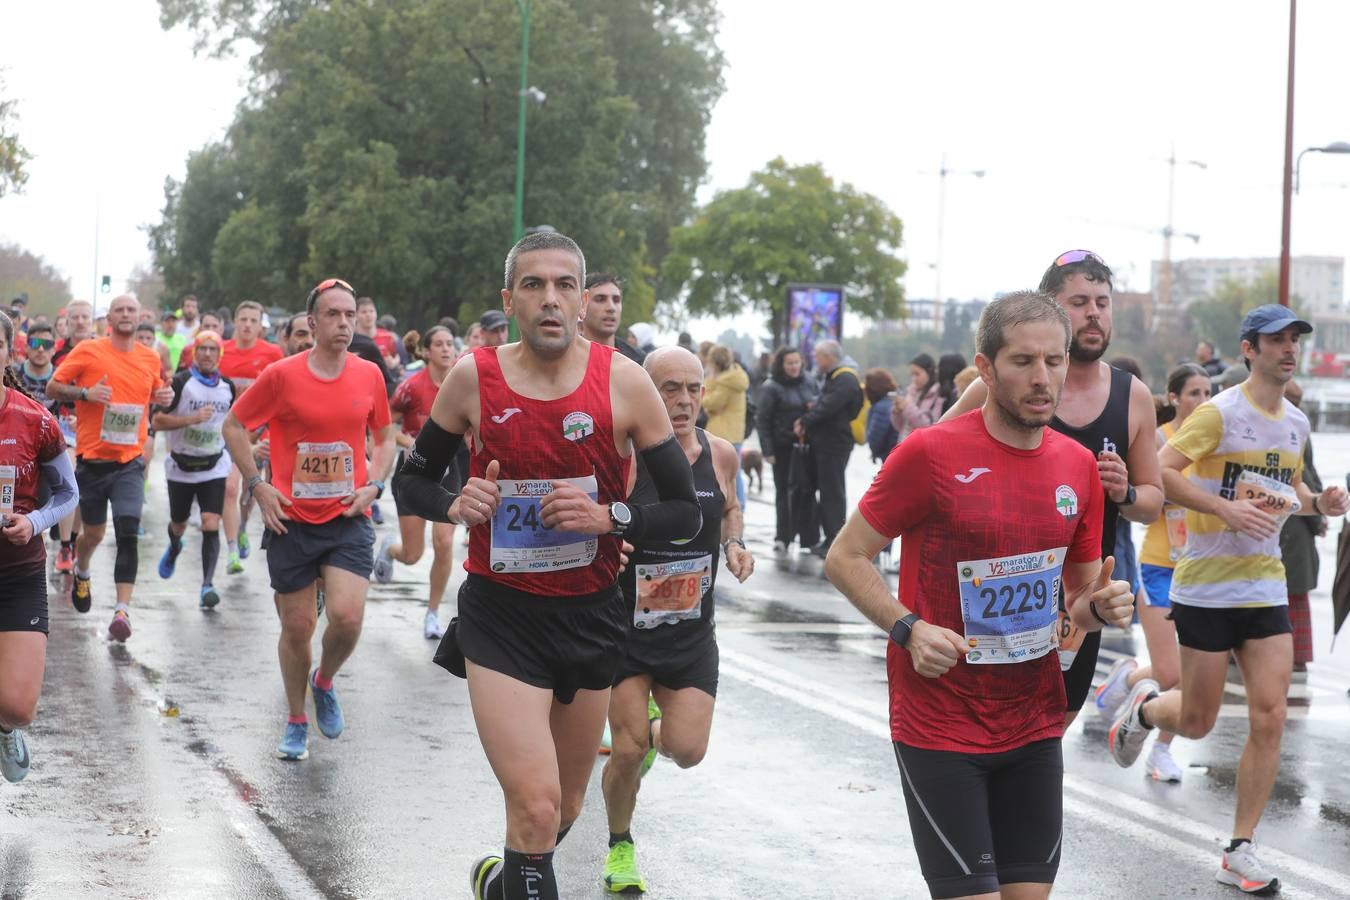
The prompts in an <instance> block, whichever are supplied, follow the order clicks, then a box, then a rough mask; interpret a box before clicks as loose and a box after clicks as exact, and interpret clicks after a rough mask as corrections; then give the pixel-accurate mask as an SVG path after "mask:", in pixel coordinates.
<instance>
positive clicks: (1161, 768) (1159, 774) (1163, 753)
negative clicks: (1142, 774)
mask: <svg viewBox="0 0 1350 900" xmlns="http://www.w3.org/2000/svg"><path fill="white" fill-rule="evenodd" d="M1148 774H1149V775H1151V776H1152V777H1153V780H1154V781H1163V782H1166V783H1167V784H1181V766H1179V765H1177V761H1176V760H1175V759H1173V758H1172V748H1171V747H1170V746H1169V745H1167V744H1160V743H1158V742H1156V741H1155V742H1154V743H1153V749H1152V750H1150V751H1149V752H1148Z"/></svg>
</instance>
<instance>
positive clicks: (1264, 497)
mask: <svg viewBox="0 0 1350 900" xmlns="http://www.w3.org/2000/svg"><path fill="white" fill-rule="evenodd" d="M1237 498H1238V499H1239V500H1255V501H1256V502H1257V503H1259V504H1261V507H1262V508H1263V509H1264V510H1265V511H1266V512H1268V513H1272V514H1273V515H1274V516H1275V520H1276V521H1277V522H1278V523H1279V524H1280V526H1281V527H1283V526H1284V523H1285V522H1287V521H1288V520H1289V517H1290V516H1292V515H1293V514H1294V513H1296V512H1298V511H1299V510H1300V509H1302V508H1303V504H1301V503H1299V502H1298V492H1296V491H1295V490H1294V486H1293V485H1292V484H1285V483H1284V482H1283V481H1277V480H1276V479H1274V478H1268V477H1266V476H1265V475H1260V474H1258V473H1256V472H1253V471H1251V470H1249V469H1243V470H1242V474H1241V475H1239V476H1238V481H1237Z"/></svg>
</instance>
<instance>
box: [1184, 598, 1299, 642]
mask: <svg viewBox="0 0 1350 900" xmlns="http://www.w3.org/2000/svg"><path fill="white" fill-rule="evenodd" d="M1170 618H1171V619H1172V621H1173V622H1174V623H1175V624H1176V626H1177V643H1179V644H1181V646H1183V647H1190V648H1191V649H1192V650H1204V651H1207V652H1209V653H1226V652H1228V651H1229V650H1236V649H1237V648H1238V647H1241V646H1242V645H1243V644H1244V643H1245V642H1247V641H1249V640H1257V639H1259V638H1268V637H1274V636H1275V635H1277V634H1292V633H1293V630H1294V629H1293V626H1292V625H1291V624H1290V622H1289V607H1287V606H1283V605H1281V606H1249V607H1239V608H1231V609H1211V608H1209V607H1206V606H1186V605H1185V604H1183V603H1173V604H1172V615H1171V617H1170Z"/></svg>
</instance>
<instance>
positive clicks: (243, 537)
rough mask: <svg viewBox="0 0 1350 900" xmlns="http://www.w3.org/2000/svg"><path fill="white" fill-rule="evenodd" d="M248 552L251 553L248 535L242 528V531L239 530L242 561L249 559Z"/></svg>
mask: <svg viewBox="0 0 1350 900" xmlns="http://www.w3.org/2000/svg"><path fill="white" fill-rule="evenodd" d="M248 552H249V546H248V535H247V534H246V533H245V532H244V529H243V528H240V529H239V558H240V559H248Z"/></svg>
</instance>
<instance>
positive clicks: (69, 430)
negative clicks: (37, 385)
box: [48, 300, 94, 575]
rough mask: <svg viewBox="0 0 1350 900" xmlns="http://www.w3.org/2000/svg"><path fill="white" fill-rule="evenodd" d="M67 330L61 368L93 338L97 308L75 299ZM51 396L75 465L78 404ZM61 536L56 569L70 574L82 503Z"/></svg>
mask: <svg viewBox="0 0 1350 900" xmlns="http://www.w3.org/2000/svg"><path fill="white" fill-rule="evenodd" d="M66 331H67V337H64V338H62V339H61V340H59V341H57V342H56V352H55V353H53V354H52V365H53V366H56V367H59V366H60V365H61V363H62V362H64V361H65V358H66V357H67V356H69V355H70V351H71V350H73V349H74V348H75V345H76V344H78V343H79V342H80V341H83V340H87V339H89V338H91V337H93V333H94V307H93V305H92V304H90V302H89V301H88V300H72V301H71V302H70V304H69V305H68V306H67V307H66ZM48 399H51V400H52V401H53V402H54V404H55V405H54V406H53V407H52V414H53V415H55V416H56V421H57V423H58V424H60V426H61V437H63V438H65V441H66V456H67V457H69V458H70V464H71V467H72V468H73V467H74V465H75V404H73V403H66V402H61V401H59V400H57V399H56V398H54V397H51V396H50V395H49V397H48ZM57 536H58V538H59V539H60V541H61V549H60V551H58V552H57V555H56V566H55V568H56V571H57V572H58V573H60V574H62V575H69V574H71V573H72V572H73V571H74V570H75V541H76V539H77V538H78V537H79V536H80V505H79V504H78V503H77V504H75V509H74V510H73V511H72V512H71V513H70V515H68V516H66V517H65V518H64V519H62V520H61V524H60V525H59V526H57Z"/></svg>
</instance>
